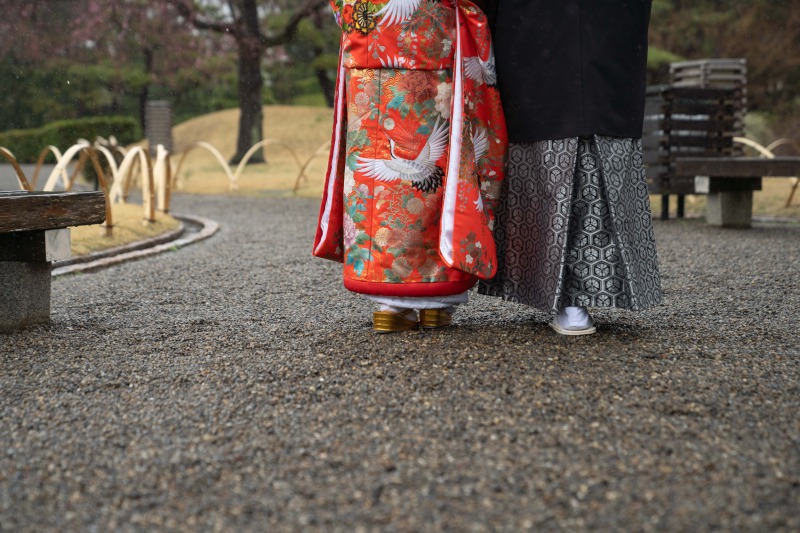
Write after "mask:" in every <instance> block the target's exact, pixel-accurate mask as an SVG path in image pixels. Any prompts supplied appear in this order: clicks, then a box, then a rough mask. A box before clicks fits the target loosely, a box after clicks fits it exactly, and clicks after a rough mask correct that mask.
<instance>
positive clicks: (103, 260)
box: [52, 215, 219, 278]
mask: <svg viewBox="0 0 800 533" xmlns="http://www.w3.org/2000/svg"><path fill="white" fill-rule="evenodd" d="M173 216H174V217H175V218H176V219H178V220H180V221H182V222H189V223H192V224H197V225H199V226H201V227H202V229H201V230H200V231H198V232H197V233H193V234H191V235H189V236H188V237H183V238H180V236H181V235H183V233H184V232H185V230H186V226H185V224H181V227H180V228H178V229H176V230H172V231H170V232H168V233H167V234H165V235H160V236H158V237H153V238H152V239H146V240H144V241H138V242H135V243H131V244H128V245H125V246H118V247H116V248H112V249H109V250H104V251H102V252H96V253H95V254H90V255H87V256H83V257H79V258H75V259H70V260H68V262H69V263H68V264H63V266H58V264H54V265H53V271H52V276H53V277H54V278H55V277H58V276H65V275H68V274H76V273H79V272H93V271H95V270H100V269H103V268H107V267H111V266H115V265H119V264H121V263H125V262H127V261H134V260H136V259H142V258H145V257H151V256H154V255H157V254H160V253H164V252H168V251H171V250H175V249H178V248H183V247H184V246H188V245H190V244H194V243H196V242H200V241H202V240H205V239H208V238H209V237H211V236H213V235H214V234H216V233H217V231H219V224H218V223H217V222H214V221H213V220H210V219H207V218H203V217H196V216H192V215H173ZM84 258H85V259H84Z"/></svg>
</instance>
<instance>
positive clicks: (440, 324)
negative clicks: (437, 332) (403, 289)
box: [419, 309, 453, 329]
mask: <svg viewBox="0 0 800 533" xmlns="http://www.w3.org/2000/svg"><path fill="white" fill-rule="evenodd" d="M452 323H453V314H452V313H449V312H447V311H445V310H444V309H420V310H419V325H420V326H421V327H422V329H439V328H446V327H447V326H449V325H450V324H452Z"/></svg>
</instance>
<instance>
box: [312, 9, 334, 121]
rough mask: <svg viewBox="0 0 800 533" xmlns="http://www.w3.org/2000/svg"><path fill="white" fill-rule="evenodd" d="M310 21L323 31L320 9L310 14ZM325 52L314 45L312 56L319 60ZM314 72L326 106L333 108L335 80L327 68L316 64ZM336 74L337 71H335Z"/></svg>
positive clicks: (320, 47)
mask: <svg viewBox="0 0 800 533" xmlns="http://www.w3.org/2000/svg"><path fill="white" fill-rule="evenodd" d="M311 21H312V22H313V23H314V26H315V27H316V28H317V29H318V30H319V31H320V32H322V31H323V29H324V28H323V20H322V13H321V12H320V11H315V12H314V13H313V14H312V16H311ZM324 53H325V49H324V47H322V46H315V47H314V56H315V58H316V59H317V61H319V58H320V57H321V56H322V55H323V54H324ZM314 74H315V75H316V77H317V81H318V82H319V88H320V89H322V94H324V95H325V103H326V104H327V105H328V107H330V108H333V106H334V105H335V104H336V80H335V79H331V76H330V74H329V72H328V69H326V68H324V67H322V66H319V65H318V66H317V68H315V69H314ZM337 75H338V73H337Z"/></svg>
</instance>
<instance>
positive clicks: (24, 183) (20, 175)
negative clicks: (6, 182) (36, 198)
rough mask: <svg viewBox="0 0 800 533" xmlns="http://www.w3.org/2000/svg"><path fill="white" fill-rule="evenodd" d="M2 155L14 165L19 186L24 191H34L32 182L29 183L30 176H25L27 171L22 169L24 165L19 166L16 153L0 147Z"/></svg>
mask: <svg viewBox="0 0 800 533" xmlns="http://www.w3.org/2000/svg"><path fill="white" fill-rule="evenodd" d="M0 155H2V156H3V157H4V158H5V159H6V160H7V161H8V162H9V163H10V164H11V166H12V167H14V172H16V173H17V181H18V182H19V186H20V187H21V188H22V190H23V191H28V192H30V191H32V190H33V187H31V185H30V183H28V178H26V177H25V173H24V172H23V171H22V167H20V166H19V162H18V161H17V158H16V157H14V154H12V153H11V150H8V149H6V148H3V147H0Z"/></svg>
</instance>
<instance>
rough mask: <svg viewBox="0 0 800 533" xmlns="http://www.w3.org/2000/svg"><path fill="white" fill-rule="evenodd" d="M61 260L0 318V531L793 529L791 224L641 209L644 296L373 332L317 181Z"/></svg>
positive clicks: (796, 297)
mask: <svg viewBox="0 0 800 533" xmlns="http://www.w3.org/2000/svg"><path fill="white" fill-rule="evenodd" d="M174 206H175V208H176V209H177V210H178V211H180V212H185V213H192V214H196V215H200V216H205V217H208V218H211V219H213V220H216V221H218V222H220V224H221V226H222V227H221V230H220V232H219V233H218V234H217V235H216V236H215V237H213V238H211V239H210V240H207V241H204V242H202V243H200V244H196V245H193V246H190V247H187V248H183V249H181V250H178V251H175V252H170V253H166V254H162V255H160V256H158V257H155V258H149V259H143V260H140V261H135V262H131V263H126V264H123V265H120V266H116V267H113V268H110V269H108V270H103V271H100V272H97V273H93V274H82V275H74V276H66V277H60V278H57V279H55V280H54V281H53V313H52V318H53V321H52V324H50V325H46V326H41V327H36V328H33V329H28V330H25V331H22V332H19V333H14V334H10V335H0V530H2V531H15V532H16V531H90V532H91V531H99V532H103V531H112V530H119V531H145V530H147V531H184V530H185V531H267V530H268V531H343V532H345V531H347V532H351V531H355V532H362V531H363V532H368V531H389V530H391V531H524V530H532V531H546V530H567V531H580V530H609V531H610V530H620V529H625V530H632V531H634V530H635V531H712V530H729V531H730V530H735V531H767V530H770V531H798V530H800V417H799V416H798V413H800V387H799V385H800V360H799V358H800V335H798V331H799V330H800V328H798V321H800V290H798V288H799V287H800V227H798V226H789V227H786V226H784V227H776V226H773V227H760V228H756V229H753V230H749V231H738V230H720V229H715V228H709V227H706V226H704V225H703V224H702V223H700V222H697V221H690V222H676V221H672V222H668V223H663V222H657V223H656V235H657V239H658V243H659V251H660V254H661V262H662V274H663V282H664V291H665V297H666V300H665V303H664V305H663V306H661V307H659V308H657V309H655V310H651V311H648V312H644V313H640V314H636V313H629V312H622V311H602V312H597V313H596V314H595V319H596V322H598V324H599V332H598V334H597V335H594V336H589V337H584V338H565V337H560V336H557V335H556V334H554V333H553V332H552V331H551V330H550V329H549V328H548V327H547V325H546V320H547V317H546V316H545V315H544V314H542V313H540V312H538V311H534V310H531V309H528V308H524V307H521V306H517V305H513V304H509V303H505V302H502V301H499V300H494V299H490V298H487V297H482V296H475V297H474V298H473V300H472V302H471V303H470V304H469V305H468V306H466V307H465V308H464V309H462V310H461V311H460V312H459V314H458V315H457V323H456V326H455V327H454V328H452V329H449V330H446V331H437V332H425V333H416V332H414V333H408V334H397V335H383V336H381V335H375V334H373V333H372V331H371V311H372V308H371V306H370V305H369V304H368V303H366V302H364V301H362V300H361V299H360V298H358V297H357V296H355V295H352V294H349V293H348V292H347V291H345V290H344V289H343V288H342V284H341V278H340V268H339V266H338V265H336V264H334V263H330V262H327V261H323V260H319V259H313V258H312V257H311V256H310V247H311V242H312V239H313V235H314V230H315V228H314V223H315V219H316V213H317V208H318V204H317V202H316V201H313V200H289V201H287V200H283V199H272V198H231V197H187V196H178V197H177V198H175V200H174Z"/></svg>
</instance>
